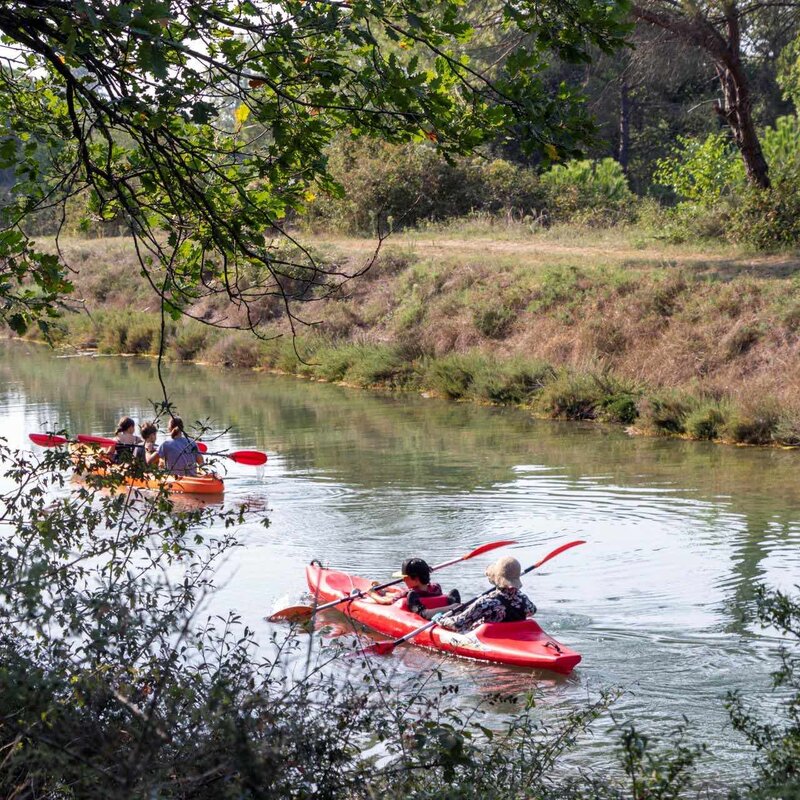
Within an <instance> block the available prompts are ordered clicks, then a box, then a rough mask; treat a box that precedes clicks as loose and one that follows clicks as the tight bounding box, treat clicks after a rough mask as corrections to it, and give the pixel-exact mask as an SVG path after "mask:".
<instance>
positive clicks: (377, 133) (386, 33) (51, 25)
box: [0, 0, 627, 332]
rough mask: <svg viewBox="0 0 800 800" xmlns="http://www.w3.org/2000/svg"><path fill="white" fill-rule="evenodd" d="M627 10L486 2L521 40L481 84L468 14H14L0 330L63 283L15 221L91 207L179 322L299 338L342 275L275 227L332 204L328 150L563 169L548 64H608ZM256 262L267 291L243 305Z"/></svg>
mask: <svg viewBox="0 0 800 800" xmlns="http://www.w3.org/2000/svg"><path fill="white" fill-rule="evenodd" d="M625 11H626V4H625V3H623V2H620V3H617V2H611V3H607V4H603V5H601V6H598V5H596V4H594V3H591V2H588V0H581V2H577V3H573V4H569V5H565V4H563V3H558V2H553V0H548V1H547V2H545V3H540V2H529V1H528V0H523V1H522V2H513V3H512V2H506V0H497V2H495V3H494V5H493V7H492V13H493V15H494V18H495V19H496V20H497V21H498V23H501V24H503V25H504V26H506V27H507V29H508V30H510V31H516V33H517V34H518V35H519V38H518V40H517V45H516V47H513V48H511V49H510V50H509V53H508V56H507V58H506V59H505V60H504V62H503V65H502V68H500V69H496V70H493V71H492V72H491V74H490V73H489V72H488V71H487V70H483V71H481V70H480V68H479V67H478V66H477V65H474V64H472V63H471V62H470V60H469V57H468V54H467V52H466V47H467V43H468V42H469V40H470V39H471V38H472V37H473V35H474V31H473V29H472V28H471V27H470V24H469V22H468V21H467V20H466V19H465V15H464V14H463V13H462V5H461V2H460V0H444V1H443V2H438V3H435V4H430V3H427V2H423V0H400V2H397V3H391V4H386V3H383V2H382V1H381V0H366V1H365V2H360V3H357V4H355V5H351V4H344V5H342V4H333V5H331V4H317V3H306V2H304V0H283V1H282V2H279V3H270V4H253V3H249V2H244V3H222V2H219V3H211V4H209V3H208V2H203V1H201V0H188V2H177V0H159V2H152V3H143V4H133V5H131V4H129V3H125V2H112V3H108V2H106V1H105V0H81V2H77V3H46V4H43V5H38V6H31V5H30V4H29V3H25V2H17V1H16V0H14V1H13V2H8V3H5V4H4V7H3V15H2V19H0V33H2V37H3V44H4V45H5V47H6V53H7V57H6V58H5V59H4V60H3V65H2V68H1V69H0V87H1V88H2V91H0V117H2V119H3V120H4V122H5V128H4V134H3V136H2V137H0V170H13V182H14V186H13V192H12V195H11V197H9V198H6V201H5V202H4V204H3V209H2V211H3V226H2V228H0V262H1V263H3V265H4V266H3V270H4V273H3V277H4V280H3V282H2V284H0V285H1V286H2V298H3V299H4V300H5V301H6V302H5V303H4V305H3V307H2V311H3V319H4V320H5V321H7V323H8V324H10V325H11V326H12V328H13V329H14V330H16V331H17V332H19V331H22V330H24V329H25V327H27V326H28V325H29V324H30V323H31V322H32V321H34V320H38V319H41V320H42V323H43V324H46V322H47V320H48V315H49V314H50V313H52V312H53V311H55V302H56V301H57V300H58V299H59V298H61V297H62V296H63V295H64V294H65V293H67V292H69V290H70V282H69V280H68V277H67V272H66V268H65V265H64V264H63V262H61V261H60V259H59V258H58V257H57V256H56V255H47V254H45V253H43V252H42V251H41V250H40V249H39V248H37V247H36V246H35V243H34V242H32V241H31V240H30V239H29V238H28V237H27V236H26V235H25V233H24V223H25V220H26V219H27V218H28V217H29V216H30V215H32V214H36V213H38V212H44V211H47V210H48V209H56V215H57V216H60V214H59V211H60V210H61V209H63V208H64V206H65V204H66V203H67V202H68V201H69V200H70V198H73V197H76V196H81V197H83V196H88V202H87V225H90V224H92V222H93V221H95V220H97V221H108V220H117V219H122V220H124V222H125V225H126V226H127V228H128V229H129V230H130V232H131V234H132V235H133V236H134V237H135V238H136V240H137V244H138V247H139V253H140V264H141V269H142V270H143V271H144V273H145V274H146V275H147V277H148V279H149V280H150V282H151V285H152V288H153V290H154V291H156V292H157V293H158V294H160V295H161V296H162V298H164V301H165V302H166V304H167V308H168V309H169V311H170V312H171V313H172V314H174V315H176V316H177V315H179V314H180V313H181V311H183V310H184V309H186V308H187V306H189V305H191V304H192V303H193V302H196V301H197V299H198V298H199V297H204V296H209V295H210V296H215V295H221V296H224V297H227V298H229V299H231V300H233V301H234V302H237V303H239V304H241V306H242V307H243V308H249V307H250V306H251V305H252V304H253V303H254V302H255V301H257V300H258V299H261V298H265V297H266V298H269V297H275V296H277V297H279V298H281V300H282V301H284V305H285V306H286V313H287V315H289V317H290V319H291V320H292V321H293V322H294V321H296V317H294V316H293V312H292V303H293V302H294V301H298V300H303V299H313V298H315V297H318V296H320V295H324V294H325V293H326V292H330V291H332V290H334V289H335V288H336V287H337V286H339V285H340V284H341V282H342V281H343V280H345V279H346V278H347V277H348V275H346V274H343V272H342V270H341V269H340V268H339V267H338V265H332V266H331V265H325V264H323V263H322V262H320V261H319V260H317V259H316V258H314V256H313V255H312V254H310V253H309V252H308V251H306V250H305V249H304V248H303V247H302V246H301V245H299V244H298V243H297V242H295V240H294V238H293V237H292V236H291V234H289V233H288V232H287V231H286V229H285V221H286V220H287V218H289V217H291V216H292V215H294V214H296V213H299V212H301V211H302V210H303V209H304V208H305V207H306V206H307V205H308V204H309V203H311V202H313V198H314V196H315V195H316V194H318V193H319V192H320V191H322V192H329V193H333V194H337V193H341V192H342V191H343V190H342V186H341V185H340V184H337V183H336V181H335V180H334V179H333V177H332V175H331V172H330V170H329V169H328V165H327V156H326V147H327V146H328V145H329V144H330V142H331V141H332V140H333V139H334V138H335V137H336V136H339V135H342V136H345V137H351V138H353V139H358V138H362V137H371V138H374V139H384V140H386V141H389V142H394V143H408V142H412V141H417V142H422V141H426V140H427V141H429V142H431V143H432V144H433V145H434V146H435V147H436V149H437V150H438V151H440V152H441V153H443V154H446V155H448V156H454V155H457V154H465V153H469V152H471V151H473V150H474V149H475V148H476V147H477V146H479V145H481V144H482V143H484V142H488V141H490V140H492V139H493V138H494V137H496V136H498V135H500V134H502V133H503V132H504V131H506V130H508V129H509V128H510V127H511V126H514V127H515V129H516V130H517V131H518V132H519V135H520V141H521V143H522V145H523V147H524V148H525V150H526V152H528V153H530V154H538V156H539V157H542V158H544V159H545V160H546V159H549V158H565V157H568V156H574V155H576V154H578V153H579V152H580V145H581V143H582V142H583V141H584V140H585V139H586V138H587V137H588V136H589V135H590V134H591V132H592V129H593V126H592V124H591V122H590V121H589V118H588V115H587V114H586V112H585V109H584V108H583V107H582V105H581V103H580V99H579V97H578V95H577V93H576V92H574V91H572V90H570V89H569V88H568V87H567V86H566V85H563V86H561V87H560V88H559V90H558V92H557V95H556V97H555V98H553V97H552V93H551V91H550V87H548V86H546V85H545V84H544V83H543V81H541V80H540V79H539V78H538V77H537V76H538V74H539V72H540V71H541V70H542V69H543V67H544V66H545V65H546V63H547V60H548V59H549V58H551V57H558V58H562V59H565V60H567V61H570V62H574V63H581V62H586V61H589V60H590V53H591V52H592V49H593V48H599V49H600V50H602V51H608V50H611V49H613V48H614V47H616V46H618V45H620V44H621V43H622V40H623V37H624V35H625V33H626V31H627V24H626V22H625V20H624V14H625ZM532 42H535V44H532ZM286 243H288V249H289V252H288V255H287V251H286V248H285V247H283V245H284V244H286ZM248 265H249V266H250V267H253V268H254V269H255V272H256V273H257V274H258V276H259V279H260V280H259V283H258V284H257V285H255V286H254V285H253V284H252V283H251V282H250V281H248V282H247V283H248V285H247V286H240V285H239V283H238V280H239V276H240V275H241V274H242V270H244V271H246V272H252V271H253V270H247V269H245V268H246V267H247V266H248ZM244 324H245V326H246V327H249V328H255V327H256V326H257V325H258V318H257V317H252V318H250V317H248V318H247V321H246V323H244Z"/></svg>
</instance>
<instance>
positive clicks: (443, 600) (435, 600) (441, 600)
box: [396, 594, 449, 611]
mask: <svg viewBox="0 0 800 800" xmlns="http://www.w3.org/2000/svg"><path fill="white" fill-rule="evenodd" d="M419 601H420V602H421V603H422V605H424V606H425V608H441V607H442V606H446V605H449V601H448V599H447V596H446V595H443V594H440V595H438V596H437V597H420V599H419ZM396 605H399V607H400V608H402V609H403V611H408V596H405V597H403V599H402V600H400V601H399V602H398V603H396Z"/></svg>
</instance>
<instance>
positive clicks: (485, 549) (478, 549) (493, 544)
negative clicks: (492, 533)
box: [462, 539, 517, 560]
mask: <svg viewBox="0 0 800 800" xmlns="http://www.w3.org/2000/svg"><path fill="white" fill-rule="evenodd" d="M509 544H517V540H516V539H503V540H501V541H499V542H489V544H484V545H481V546H480V547H476V548H475V549H474V550H473V551H472V552H471V553H467V555H465V556H462V558H463V559H465V560H466V559H468V558H475V556H479V555H482V554H483V553H488V552H489V551H490V550H495V549H496V548H498V547H506V546H507V545H509Z"/></svg>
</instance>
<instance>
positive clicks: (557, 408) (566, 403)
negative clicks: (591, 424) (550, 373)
mask: <svg viewBox="0 0 800 800" xmlns="http://www.w3.org/2000/svg"><path fill="white" fill-rule="evenodd" d="M600 399H601V392H600V389H599V387H598V385H597V382H596V381H595V380H594V377H593V376H592V375H590V374H576V373H573V372H570V371H568V370H562V371H561V372H559V373H558V375H557V376H556V378H555V379H554V380H552V381H551V382H549V383H548V384H547V385H546V386H545V387H544V389H543V390H542V393H541V394H540V395H539V399H538V408H539V410H541V411H542V412H543V413H544V414H547V416H549V417H553V418H560V419H594V418H595V417H596V416H597V406H598V404H599V402H600Z"/></svg>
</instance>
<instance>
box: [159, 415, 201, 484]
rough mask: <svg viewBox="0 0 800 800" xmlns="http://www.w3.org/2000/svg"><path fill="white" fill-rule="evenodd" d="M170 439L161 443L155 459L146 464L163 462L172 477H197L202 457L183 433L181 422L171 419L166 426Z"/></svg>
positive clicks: (177, 418) (174, 418)
mask: <svg viewBox="0 0 800 800" xmlns="http://www.w3.org/2000/svg"><path fill="white" fill-rule="evenodd" d="M167 430H168V431H169V435H170V438H169V439H167V440H166V441H163V442H161V446H160V447H159V448H158V451H157V453H156V456H157V458H156V457H153V459H152V461H148V463H156V464H157V463H158V461H159V459H161V460H162V461H163V462H164V469H165V470H167V472H171V473H172V474H173V475H197V465H198V464H202V463H203V456H201V455H200V450H199V449H198V447H197V445H196V444H195V443H194V442H193V441H192V440H191V439H189V438H188V437H187V436H186V434H185V433H184V432H183V420H182V419H181V418H180V417H171V418H170V420H169V425H167Z"/></svg>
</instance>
